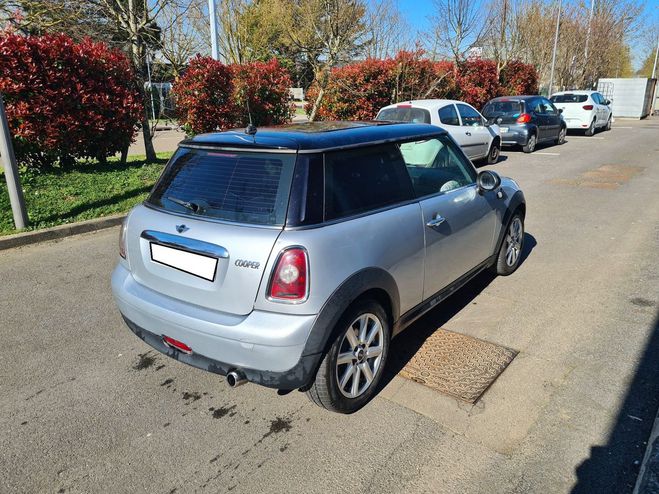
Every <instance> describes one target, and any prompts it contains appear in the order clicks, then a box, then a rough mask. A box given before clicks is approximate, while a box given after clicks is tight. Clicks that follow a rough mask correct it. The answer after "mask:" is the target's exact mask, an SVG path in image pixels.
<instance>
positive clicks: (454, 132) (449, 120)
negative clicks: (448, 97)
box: [437, 103, 469, 156]
mask: <svg viewBox="0 0 659 494" xmlns="http://www.w3.org/2000/svg"><path fill="white" fill-rule="evenodd" d="M437 116H438V117H439V126H440V127H441V128H443V129H444V130H446V131H447V132H448V133H449V134H451V137H452V138H453V139H455V142H457V143H458V144H459V145H460V147H462V149H463V150H464V151H465V154H467V156H469V153H467V150H468V149H469V141H468V138H469V136H467V135H466V134H465V130H464V129H463V128H462V126H461V125H460V117H458V110H457V109H456V108H455V105H454V104H453V103H451V104H448V105H446V106H443V107H441V108H440V109H439V110H438V111H437ZM463 146H465V147H463Z"/></svg>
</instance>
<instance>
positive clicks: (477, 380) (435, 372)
mask: <svg viewBox="0 0 659 494" xmlns="http://www.w3.org/2000/svg"><path fill="white" fill-rule="evenodd" d="M401 336H402V335H401ZM398 340H400V341H398ZM418 344H419V342H418V341H414V339H413V338H405V337H404V336H403V338H398V339H397V341H394V342H393V345H392V346H394V348H392V350H393V353H394V355H410V354H413V356H412V357H411V359H410V360H409V361H408V362H407V363H406V364H405V365H404V367H403V368H402V370H401V371H400V375H401V376H403V377H405V378H407V379H410V380H412V381H415V382H417V383H420V384H423V385H425V386H428V387H430V388H432V389H435V390H437V391H439V392H441V393H444V394H447V395H450V396H453V397H455V398H459V399H460V400H463V401H466V402H468V403H476V401H477V400H478V398H480V397H481V395H482V394H483V393H484V392H485V390H486V389H487V388H489V387H490V385H491V384H492V383H493V382H494V380H495V379H496V378H497V377H499V375H500V374H501V373H502V372H503V370H504V369H505V368H506V367H507V366H508V364H510V362H512V360H513V359H514V358H515V356H516V355H517V352H516V351H515V350H511V349H510V348H506V347H503V346H499V345H495V344H493V343H489V342H487V341H483V340H479V339H476V338H472V337H470V336H465V335H462V334H459V333H454V332H452V331H448V330H446V329H442V328H440V329H438V330H437V331H435V332H433V333H432V334H431V335H430V336H429V337H428V338H426V339H425V341H423V343H421V346H420V348H418V350H416V352H414V351H409V350H410V349H409V348H408V349H405V348H401V346H402V347H405V346H416V347H418ZM406 350H408V351H406ZM394 358H395V357H394Z"/></svg>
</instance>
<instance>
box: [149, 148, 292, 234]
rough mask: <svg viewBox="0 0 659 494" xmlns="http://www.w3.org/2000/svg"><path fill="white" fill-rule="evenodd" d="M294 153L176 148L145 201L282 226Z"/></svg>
mask: <svg viewBox="0 0 659 494" xmlns="http://www.w3.org/2000/svg"><path fill="white" fill-rule="evenodd" d="M294 168H295V154H286V153H269V152H243V151H222V150H203V149H193V148H186V147H181V148H179V149H178V151H177V152H176V154H175V155H174V156H173V157H172V159H171V160H170V162H169V164H168V165H167V167H166V168H165V170H164V171H163V174H162V175H161V177H160V179H158V182H157V183H156V185H155V187H154V189H153V191H152V193H151V195H150V196H149V198H148V199H147V201H146V203H147V204H150V205H152V206H155V207H158V208H160V209H164V210H166V211H171V212H174V213H180V214H186V215H191V216H195V217H199V218H209V219H214V220H222V221H228V222H236V223H247V224H254V225H283V224H284V221H285V219H286V209H287V205H288V197H289V194H290V189H291V181H292V177H293V171H294Z"/></svg>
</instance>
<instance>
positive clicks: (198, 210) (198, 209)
mask: <svg viewBox="0 0 659 494" xmlns="http://www.w3.org/2000/svg"><path fill="white" fill-rule="evenodd" d="M165 199H167V200H168V201H172V202H173V203H176V204H178V205H179V206H183V207H184V208H186V209H189V210H190V211H192V212H193V213H201V212H203V208H202V207H201V206H200V205H199V204H197V203H195V202H192V201H184V200H182V199H178V198H176V197H172V196H167V197H165Z"/></svg>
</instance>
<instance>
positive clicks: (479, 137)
mask: <svg viewBox="0 0 659 494" xmlns="http://www.w3.org/2000/svg"><path fill="white" fill-rule="evenodd" d="M455 106H456V107H457V109H458V113H459V115H460V123H461V127H462V132H463V133H464V141H465V144H461V143H459V144H460V147H461V148H462V149H463V151H464V152H465V154H466V155H467V156H468V157H469V158H470V159H472V160H473V159H476V158H481V157H483V156H486V155H487V151H488V144H489V137H490V134H489V132H487V129H486V128H485V126H484V125H483V123H484V122H483V117H482V116H481V114H480V113H478V112H477V111H476V110H475V109H474V108H472V107H471V106H469V105H466V104H464V103H457V104H456V105H455Z"/></svg>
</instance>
